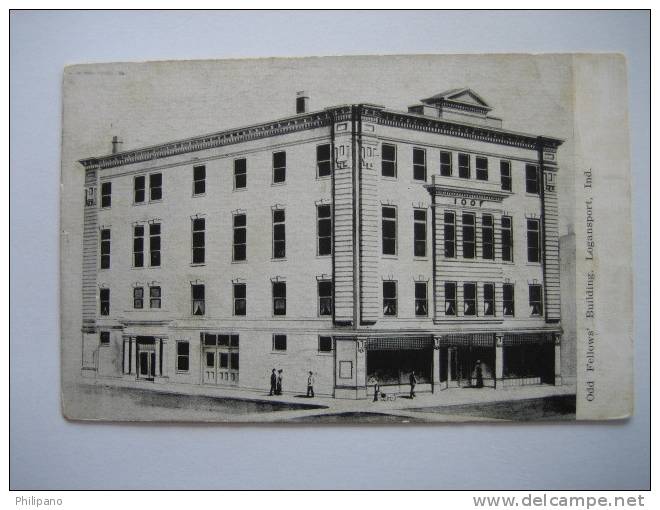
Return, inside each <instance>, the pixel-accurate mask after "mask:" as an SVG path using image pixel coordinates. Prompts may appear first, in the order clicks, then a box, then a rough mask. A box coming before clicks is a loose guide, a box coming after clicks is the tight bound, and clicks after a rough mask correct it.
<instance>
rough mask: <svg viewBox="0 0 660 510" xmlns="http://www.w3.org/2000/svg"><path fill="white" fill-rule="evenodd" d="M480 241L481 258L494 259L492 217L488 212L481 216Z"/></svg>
mask: <svg viewBox="0 0 660 510" xmlns="http://www.w3.org/2000/svg"><path fill="white" fill-rule="evenodd" d="M481 243H482V250H481V252H482V256H483V258H485V259H488V260H492V259H494V258H495V249H494V243H495V235H494V233H493V217H492V216H491V215H490V214H484V215H483V216H482V217H481Z"/></svg>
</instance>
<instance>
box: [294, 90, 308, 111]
mask: <svg viewBox="0 0 660 510" xmlns="http://www.w3.org/2000/svg"><path fill="white" fill-rule="evenodd" d="M308 111H309V95H308V94H307V92H305V91H304V90H301V91H300V92H298V93H297V94H296V113H307V112H308Z"/></svg>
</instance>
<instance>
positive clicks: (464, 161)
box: [458, 154, 470, 179]
mask: <svg viewBox="0 0 660 510" xmlns="http://www.w3.org/2000/svg"><path fill="white" fill-rule="evenodd" d="M458 176H459V177H460V178H461V179H469V178H470V155H469V154H459V155H458Z"/></svg>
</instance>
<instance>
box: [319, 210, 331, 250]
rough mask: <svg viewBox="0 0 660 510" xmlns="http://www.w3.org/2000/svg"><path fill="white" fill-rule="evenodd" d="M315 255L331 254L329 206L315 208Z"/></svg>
mask: <svg viewBox="0 0 660 510" xmlns="http://www.w3.org/2000/svg"><path fill="white" fill-rule="evenodd" d="M316 222H317V227H316V235H317V253H318V254H319V255H331V254H332V209H331V207H330V206H329V205H319V206H317V207H316Z"/></svg>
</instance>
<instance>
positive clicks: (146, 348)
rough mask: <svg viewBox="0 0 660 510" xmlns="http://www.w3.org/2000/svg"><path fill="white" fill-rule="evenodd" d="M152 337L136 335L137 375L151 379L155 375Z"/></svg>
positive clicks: (154, 346) (153, 340) (153, 339)
mask: <svg viewBox="0 0 660 510" xmlns="http://www.w3.org/2000/svg"><path fill="white" fill-rule="evenodd" d="M155 342H156V341H155V338H154V337H137V346H136V347H137V365H138V367H137V375H138V378H139V379H145V380H147V381H153V380H154V377H155V376H156V345H155Z"/></svg>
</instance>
